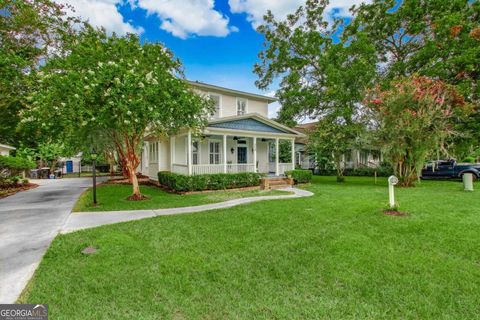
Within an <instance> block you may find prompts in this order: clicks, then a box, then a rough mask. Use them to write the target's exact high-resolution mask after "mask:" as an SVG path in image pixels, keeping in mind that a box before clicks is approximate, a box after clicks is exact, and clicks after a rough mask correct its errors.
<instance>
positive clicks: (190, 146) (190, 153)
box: [187, 130, 192, 176]
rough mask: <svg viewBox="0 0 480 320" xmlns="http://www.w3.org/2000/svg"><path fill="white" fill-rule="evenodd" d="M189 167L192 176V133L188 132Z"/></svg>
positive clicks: (189, 173)
mask: <svg viewBox="0 0 480 320" xmlns="http://www.w3.org/2000/svg"><path fill="white" fill-rule="evenodd" d="M187 167H188V175H189V176H191V175H192V132H191V131H190V130H188V135H187Z"/></svg>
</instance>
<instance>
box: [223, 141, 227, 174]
mask: <svg viewBox="0 0 480 320" xmlns="http://www.w3.org/2000/svg"><path fill="white" fill-rule="evenodd" d="M223 173H227V135H226V134H224V135H223Z"/></svg>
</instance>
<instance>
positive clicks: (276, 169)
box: [275, 138, 280, 176]
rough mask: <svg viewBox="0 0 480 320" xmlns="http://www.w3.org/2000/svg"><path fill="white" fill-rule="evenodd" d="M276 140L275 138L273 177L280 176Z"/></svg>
mask: <svg viewBox="0 0 480 320" xmlns="http://www.w3.org/2000/svg"><path fill="white" fill-rule="evenodd" d="M278 149H279V148H278V138H275V175H276V176H279V175H280V168H279V163H278V162H279V152H278Z"/></svg>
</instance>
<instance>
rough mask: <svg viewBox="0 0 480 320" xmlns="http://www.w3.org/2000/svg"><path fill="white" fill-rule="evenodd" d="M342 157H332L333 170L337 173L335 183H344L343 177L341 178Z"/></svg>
mask: <svg viewBox="0 0 480 320" xmlns="http://www.w3.org/2000/svg"><path fill="white" fill-rule="evenodd" d="M341 159H342V156H341V155H340V156H338V155H336V156H334V160H335V170H336V171H337V182H344V181H345V177H344V176H343V167H342V161H341Z"/></svg>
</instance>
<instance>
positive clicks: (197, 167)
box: [192, 164, 223, 175]
mask: <svg viewBox="0 0 480 320" xmlns="http://www.w3.org/2000/svg"><path fill="white" fill-rule="evenodd" d="M212 173H223V164H194V165H192V174H194V175H196V174H212Z"/></svg>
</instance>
